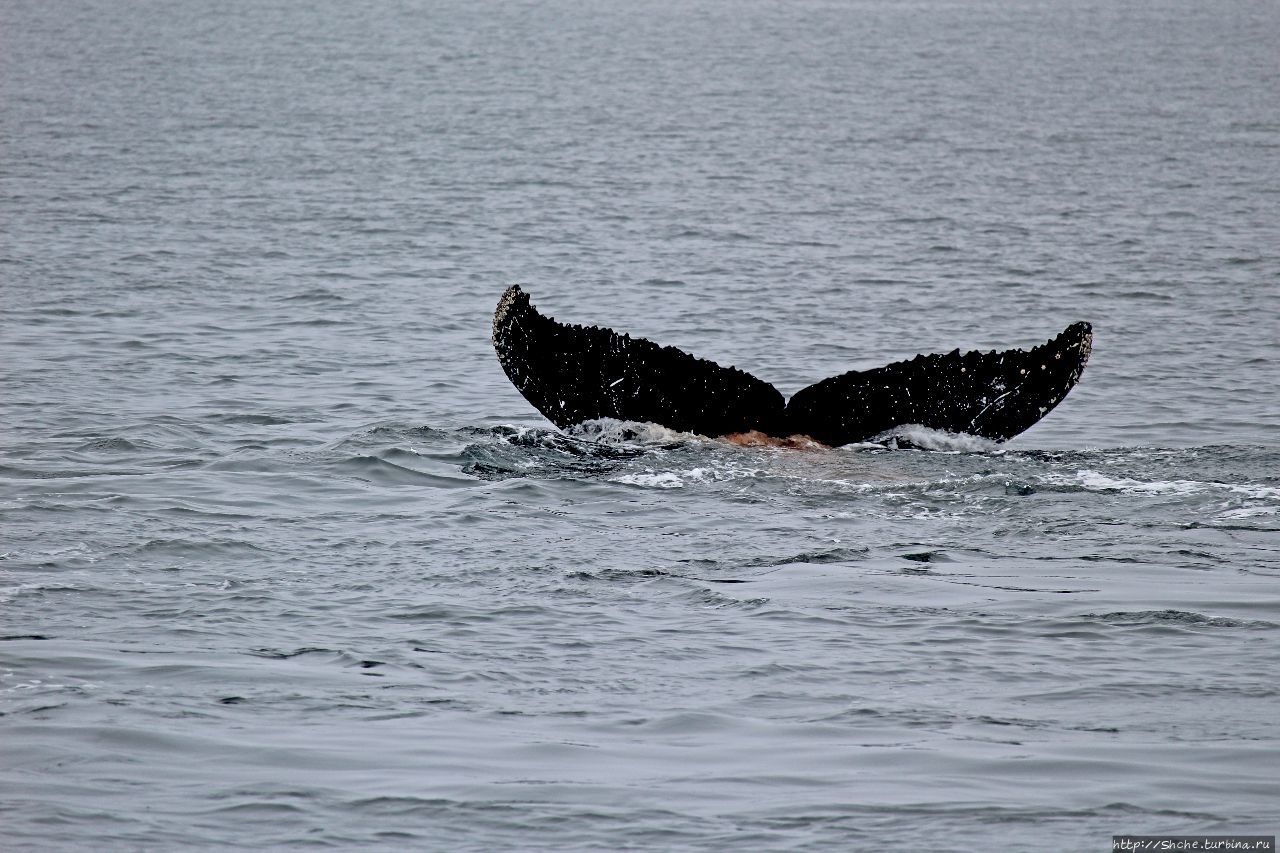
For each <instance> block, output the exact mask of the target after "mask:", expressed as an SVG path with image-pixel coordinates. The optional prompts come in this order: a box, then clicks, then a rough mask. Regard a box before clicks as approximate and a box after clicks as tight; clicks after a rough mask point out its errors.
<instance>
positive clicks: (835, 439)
mask: <svg viewBox="0 0 1280 853" xmlns="http://www.w3.org/2000/svg"><path fill="white" fill-rule="evenodd" d="M1092 342H1093V330H1092V327H1091V326H1090V325H1089V324H1088V323H1073V324H1072V325H1070V326H1068V327H1067V328H1066V329H1065V330H1064V331H1063V332H1062V334H1060V335H1058V336H1057V337H1056V338H1054V339H1053V340H1050V341H1048V342H1046V343H1044V344H1041V345H1040V346H1038V347H1035V348H1033V349H1030V350H1005V351H1003V352H985V353H983V352H967V353H964V354H961V352H960V351H959V350H958V349H957V350H953V351H951V352H949V353H946V354H935V355H918V356H916V357H915V358H912V359H910V360H909V361H899V362H895V363H893V364H890V365H886V366H885V367H877V368H875V369H873V370H860V371H859V370H853V371H850V372H848V373H842V374H840V375H839V376H833V377H831V378H829V379H824V380H822V381H821V382H818V383H815V384H813V385H810V386H809V387H807V388H804V389H802V390H800V391H798V392H797V393H796V394H795V395H794V396H793V397H792V398H791V400H790V402H787V401H786V400H785V399H784V398H783V396H782V394H781V393H779V391H778V389H776V388H774V387H773V386H772V385H770V384H769V383H768V382H765V381H763V380H761V379H757V378H756V377H754V376H752V375H751V374H749V373H746V372H744V371H742V370H739V369H737V368H736V367H722V366H721V365H718V364H716V363H715V362H711V361H707V360H706V359H701V358H697V357H695V356H692V355H689V354H688V353H686V352H682V351H681V350H678V349H676V348H675V347H664V346H660V345H659V344H655V343H653V342H652V341H648V340H645V339H644V338H633V337H631V336H630V335H626V334H618V333H617V332H615V331H613V330H612V329H605V328H600V327H597V326H576V325H571V324H566V323H558V322H556V321H555V320H554V319H552V318H551V317H545V316H543V315H542V314H540V313H538V310H537V309H536V308H534V307H533V305H532V304H531V303H530V302H529V296H528V294H526V293H525V292H524V291H523V290H521V289H520V286H519V285H512V286H511V287H510V288H508V289H507V291H506V293H504V294H503V295H502V299H501V300H499V302H498V307H497V310H496V311H495V312H494V315H493V347H494V349H495V350H496V351H497V353H498V361H500V362H501V363H502V368H503V370H505V371H506V373H507V376H508V377H509V378H510V379H511V382H512V384H514V385H515V386H516V388H517V390H519V391H520V393H521V394H523V395H524V398H525V399H526V400H528V401H529V402H530V403H532V404H533V406H534V408H536V409H537V410H538V411H539V412H541V413H542V414H543V415H545V416H546V417H547V419H548V420H550V421H551V422H552V423H554V424H555V425H556V426H558V427H560V428H561V429H565V428H567V427H570V426H573V425H574V424H578V423H582V422H583V421H587V420H592V419H595V418H617V419H618V420H624V421H648V422H651V423H657V424H661V425H663V426H665V427H669V428H670V429H674V430H680V431H682V432H695V433H701V434H703V435H709V436H720V435H732V434H737V433H751V432H760V433H764V434H765V435H768V436H772V437H776V438H786V437H789V436H808V437H810V438H812V439H814V440H816V441H819V442H821V443H823V444H827V445H830V446H833V447H836V446H839V445H842V444H849V443H851V442H855V441H866V440H868V439H871V438H874V437H876V436H879V435H882V434H883V433H886V432H888V431H890V430H892V429H894V428H895V427H899V426H906V425H920V426H925V427H929V428H931V429H939V430H946V431H947V432H953V433H967V434H970V435H978V436H982V437H983V438H989V439H994V440H996V441H1004V440H1006V439H1009V438H1012V437H1013V436H1015V435H1017V434H1018V433H1020V432H1022V431H1023V430H1025V429H1027V428H1028V427H1030V426H1031V425H1032V424H1034V423H1035V422H1036V421H1038V420H1040V419H1041V418H1042V417H1044V416H1045V415H1046V414H1048V413H1049V412H1050V411H1051V410H1052V409H1053V407H1054V406H1056V405H1058V403H1060V402H1061V401H1062V399H1063V398H1064V397H1065V396H1066V395H1067V392H1068V391H1070V390H1071V389H1072V388H1073V387H1074V386H1075V384H1076V382H1077V381H1078V380H1079V378H1080V374H1081V372H1082V371H1083V370H1084V366H1085V363H1086V362H1087V361H1088V360H1089V352H1090V348H1091V346H1092Z"/></svg>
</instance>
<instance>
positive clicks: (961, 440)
mask: <svg viewBox="0 0 1280 853" xmlns="http://www.w3.org/2000/svg"><path fill="white" fill-rule="evenodd" d="M872 441H874V442H876V443H877V444H882V445H886V446H889V447H896V446H897V444H898V442H899V441H905V442H909V443H910V444H911V445H912V446H913V447H918V448H920V449H922V450H938V451H944V452H950V453H990V452H992V451H995V450H1000V449H1001V447H1000V444H999V443H998V442H995V441H992V440H991V439H989V438H982V437H981V436H977V435H969V434H967V433H956V432H947V431H946V430H941V429H932V428H930V427H927V426H921V425H920V424H905V425H903V426H896V427H894V428H893V429H891V430H887V431H885V432H882V433H880V434H879V435H877V436H876V437H875V438H874V439H872Z"/></svg>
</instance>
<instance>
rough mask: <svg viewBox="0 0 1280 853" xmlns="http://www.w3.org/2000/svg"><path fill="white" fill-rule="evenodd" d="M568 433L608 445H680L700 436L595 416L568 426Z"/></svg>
mask: <svg viewBox="0 0 1280 853" xmlns="http://www.w3.org/2000/svg"><path fill="white" fill-rule="evenodd" d="M568 434H569V435H571V436H574V437H576V438H582V439H585V440H587V441H592V442H597V443H599V444H608V445H619V444H621V445H629V444H638V445H642V446H646V445H661V446H669V445H680V444H687V443H689V442H691V441H698V440H700V439H701V436H697V435H694V434H693V433H689V432H680V431H678V430H674V429H669V428H667V427H664V426H662V425H661V424H654V423H645V422H642V421H620V420H616V419H614V418H597V419H594V420H589V421H583V422H582V423H580V424H578V425H577V426H574V427H570V428H569V432H568Z"/></svg>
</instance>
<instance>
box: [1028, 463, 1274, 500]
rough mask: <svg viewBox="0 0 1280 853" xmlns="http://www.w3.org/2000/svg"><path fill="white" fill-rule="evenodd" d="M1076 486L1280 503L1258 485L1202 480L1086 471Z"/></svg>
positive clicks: (1059, 481) (1269, 490)
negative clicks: (1217, 493) (1230, 496)
mask: <svg viewBox="0 0 1280 853" xmlns="http://www.w3.org/2000/svg"><path fill="white" fill-rule="evenodd" d="M1045 479H1046V480H1047V481H1050V482H1056V483H1057V484H1059V485H1070V484H1071V483H1070V481H1069V480H1064V479H1063V478H1061V477H1054V476H1052V475H1049V476H1047V477H1046V478H1045ZM1075 484H1077V485H1079V486H1081V487H1083V488H1084V489H1085V490H1086V491H1091V492H1093V491H1096V492H1122V493H1124V494H1133V495H1174V496H1186V495H1196V494H1202V493H1204V492H1209V491H1225V492H1228V493H1232V494H1238V495H1243V496H1244V497H1247V498H1253V499H1256V500H1276V499H1280V488H1276V487H1274V486H1260V485H1256V484H1239V483H1217V482H1211V481H1201V480H1151V481H1143V480H1134V479H1131V478H1128V477H1111V476H1108V475H1106V474H1103V473H1101V472H1099V471H1094V470H1090V469H1083V470H1080V471H1077V472H1076V477H1075Z"/></svg>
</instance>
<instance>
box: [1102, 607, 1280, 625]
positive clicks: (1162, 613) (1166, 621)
mask: <svg viewBox="0 0 1280 853" xmlns="http://www.w3.org/2000/svg"><path fill="white" fill-rule="evenodd" d="M1079 618H1081V619H1096V620H1098V621H1099V622H1106V623H1108V624H1111V625H1131V626H1153V625H1164V626H1180V627H1188V628H1275V627H1277V625H1276V623H1274V622H1263V621H1258V620H1244V619H1229V618H1227V617H1223V616H1206V615H1204V614H1203V613H1194V612H1192V611H1189V610H1133V611H1127V610H1118V611H1115V612H1113V613H1085V614H1083V615H1081V616H1080V617H1079Z"/></svg>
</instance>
